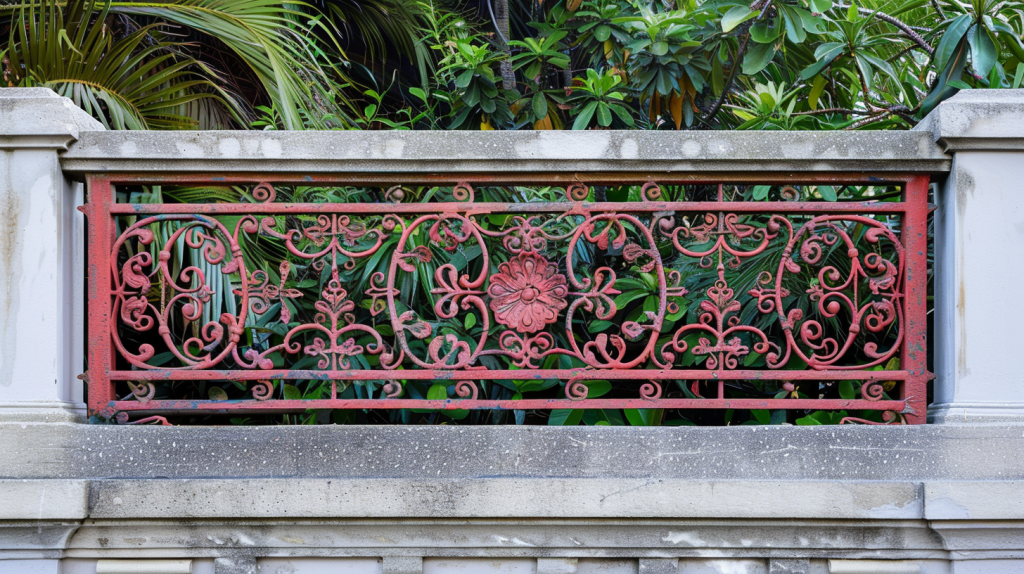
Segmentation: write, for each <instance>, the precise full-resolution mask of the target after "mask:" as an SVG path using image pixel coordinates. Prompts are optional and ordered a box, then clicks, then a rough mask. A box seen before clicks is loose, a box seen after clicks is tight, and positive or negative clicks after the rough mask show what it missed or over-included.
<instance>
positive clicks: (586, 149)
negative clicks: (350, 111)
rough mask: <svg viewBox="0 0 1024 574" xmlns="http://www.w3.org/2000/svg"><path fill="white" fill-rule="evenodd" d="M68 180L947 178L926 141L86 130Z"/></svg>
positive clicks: (802, 135)
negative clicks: (616, 175)
mask: <svg viewBox="0 0 1024 574" xmlns="http://www.w3.org/2000/svg"><path fill="white" fill-rule="evenodd" d="M61 165H62V167H63V168H64V170H65V171H66V172H72V173H86V172H94V173H95V172H119V171H129V172H141V173H148V174H154V175H156V174H171V173H183V172H216V173H232V172H234V173H237V172H254V171H259V172H280V173H292V174H314V173H331V172H335V173H338V172H340V173H346V174H359V173H361V174H373V173H385V172H387V173H410V174H416V173H420V174H437V173H453V174H454V173H468V172H475V173H486V174H494V175H501V174H509V173H512V174H514V173H526V172H569V173H575V172H602V173H607V172H616V171H628V172H632V173H637V174H641V175H648V176H650V177H664V176H665V175H667V174H669V173H674V174H686V173H691V172H724V171H730V172H749V173H759V172H776V173H778V172H782V173H793V172H835V171H840V172H841V171H873V172H900V173H911V172H913V173H945V172H948V171H949V167H950V158H949V157H948V156H946V155H944V154H943V153H942V151H941V150H940V149H939V147H938V146H937V145H936V144H935V142H934V138H933V137H932V136H931V134H929V133H927V132H920V131H917V132H913V131H885V132H644V131H587V132H572V131H542V132H536V131H519V132H496V131H492V132H469V131H388V132H381V131H377V132H366V131H362V132H352V131H330V132H312V131H310V132H284V131H277V132H253V131H248V132H241V131H238V132H232V131H209V132H123V131H122V132H116V131H111V132H83V133H82V134H81V136H80V138H79V140H78V141H77V142H76V143H75V144H74V145H73V146H71V149H70V150H69V151H68V152H66V153H65V154H63V156H62V159H61Z"/></svg>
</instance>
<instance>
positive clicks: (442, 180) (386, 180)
mask: <svg viewBox="0 0 1024 574" xmlns="http://www.w3.org/2000/svg"><path fill="white" fill-rule="evenodd" d="M916 175H917V174H911V173H900V172H893V173H870V174H869V173H865V172H862V171H836V172H826V173H821V172H819V173H815V172H788V173H773V172H758V173H744V172H728V171H723V172H703V173H689V172H686V173H684V172H679V171H656V170H637V171H597V172H574V171H555V172H525V171H522V172H519V171H495V172H487V173H474V172H467V173H450V172H448V173H416V172H383V173H316V174H305V173H266V172H244V171H243V172H237V173H229V174H224V173H183V174H158V173H153V174H149V173H141V174H140V173H104V174H102V175H99V174H98V175H96V176H95V177H101V178H103V179H106V180H108V181H110V182H111V183H112V184H115V185H116V184H136V185H146V184H152V185H159V184H169V183H170V184H179V185H210V184H213V185H217V184H221V185H223V184H256V183H260V182H264V181H270V182H272V183H274V184H294V185H331V184H339V185H367V186H374V185H444V184H454V183H456V182H467V183H474V184H482V185H486V184H494V185H505V184H513V185H536V184H546V185H552V184H563V185H564V184H572V183H586V184H588V185H631V184H634V185H635V184H637V183H643V182H647V181H656V182H658V183H660V184H662V185H718V184H719V183H727V184H731V185H766V184H789V185H801V184H818V183H831V184H837V185H841V184H875V185H884V184H904V183H906V182H907V181H909V180H911V179H913V178H914V177H916Z"/></svg>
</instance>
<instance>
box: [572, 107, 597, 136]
mask: <svg viewBox="0 0 1024 574" xmlns="http://www.w3.org/2000/svg"><path fill="white" fill-rule="evenodd" d="M595 111H597V102H590V103H589V104H587V105H586V107H584V108H583V111H582V112H580V115H578V116H576V121H575V122H573V124H572V129H574V130H585V129H587V126H589V125H590V118H592V117H594V112H595Z"/></svg>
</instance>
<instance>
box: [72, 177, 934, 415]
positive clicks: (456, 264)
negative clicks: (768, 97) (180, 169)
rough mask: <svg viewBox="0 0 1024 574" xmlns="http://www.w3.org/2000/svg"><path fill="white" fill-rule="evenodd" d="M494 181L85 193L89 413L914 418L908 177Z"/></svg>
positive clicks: (917, 247)
mask: <svg viewBox="0 0 1024 574" xmlns="http://www.w3.org/2000/svg"><path fill="white" fill-rule="evenodd" d="M513 177H514V179H509V180H507V181H506V180H503V178H502V177H501V176H498V177H495V176H470V175H466V176H462V177H460V179H459V180H458V181H454V180H446V179H445V178H443V177H439V176H438V177H430V178H425V177H424V178H419V180H418V181H417V180H415V178H409V179H411V180H413V182H412V183H407V182H402V181H398V180H397V179H395V178H393V177H390V176H384V175H382V176H380V177H376V178H365V177H364V178H362V180H361V181H355V180H353V179H351V178H343V177H333V176H323V177H316V178H311V177H275V178H274V179H273V180H271V181H263V178H262V177H259V176H255V177H247V176H230V177H214V176H175V177H167V178H163V179H160V178H156V179H154V178H152V177H146V178H142V177H133V176H128V175H126V176H106V175H105V176H94V177H90V178H89V200H88V204H87V206H86V207H85V208H84V211H85V212H86V213H87V215H88V224H89V267H88V277H89V321H88V329H89V353H88V362H89V366H88V373H87V379H88V385H89V386H88V391H89V405H90V410H91V412H92V413H93V414H99V415H102V416H105V417H115V416H117V415H118V414H119V413H120V417H121V420H126V417H127V415H126V413H135V414H136V415H146V414H159V413H167V412H181V411H204V412H210V413H214V412H231V413H236V412H237V413H245V412H250V413H251V412H287V411H303V410H306V409H441V410H449V411H450V410H463V409H510V410H519V411H521V410H535V409H649V408H652V409H684V410H685V409H770V410H773V409H783V410H811V409H819V410H833V411H834V410H846V411H863V412H865V413H869V412H874V413H875V415H869V414H860V415H858V416H853V413H851V416H850V417H849V419H850V420H859V421H864V422H910V423H919V422H923V420H924V413H925V408H924V404H925V388H926V386H925V385H926V382H927V380H928V379H929V378H930V374H929V373H928V372H927V371H926V369H925V366H926V362H925V361H926V347H925V342H926V341H925V339H926V324H925V309H926V297H925V295H926V271H927V260H926V252H927V234H926V227H927V213H928V204H927V191H928V180H927V177H925V176H907V177H903V178H901V177H892V176H886V178H885V180H884V181H880V180H876V179H874V178H871V177H866V176H861V175H834V176H829V177H827V178H825V177H822V176H821V175H816V176H807V177H796V176H794V177H788V178H779V177H777V176H776V177H774V178H770V177H764V178H751V177H749V176H744V177H743V178H742V180H740V179H739V178H736V177H728V176H723V177H721V178H719V179H718V180H712V181H707V180H706V179H707V178H706V176H701V179H702V181H696V180H693V181H691V180H689V179H688V178H685V177H678V176H664V177H659V178H655V179H654V180H652V181H648V180H646V179H643V178H637V177H632V176H629V175H621V174H620V175H608V176H603V177H602V176H592V177H587V178H583V177H576V176H574V177H572V178H569V177H567V176H565V175H543V174H542V175H532V176H523V175H516V176H509V178H513ZM506 179H507V178H506ZM523 184H529V187H524V186H523ZM549 186H550V187H549ZM837 189H838V190H839V191H838V192H837ZM847 189H853V190H857V192H858V193H857V194H856V195H857V197H856V201H850V200H849V199H850V198H849V197H845V196H844V192H843V191H842V190H847ZM172 190H173V191H172ZM851 193H852V192H851ZM832 195H836V196H837V197H830V196H832ZM845 195H847V196H848V195H850V194H845ZM839 196H844V197H839ZM598 199H600V200H601V201H597V200H598ZM827 199H832V200H833V201H826V200H827ZM836 199H841V200H840V201H835V200H836ZM842 199H845V201H844V200H842ZM297 381H304V382H305V384H304V387H305V390H299V387H298V386H296V384H297V383H296V382H297ZM296 393H298V394H296Z"/></svg>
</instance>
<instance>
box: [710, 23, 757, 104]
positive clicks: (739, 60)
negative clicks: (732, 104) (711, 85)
mask: <svg viewBox="0 0 1024 574" xmlns="http://www.w3.org/2000/svg"><path fill="white" fill-rule="evenodd" d="M749 42H750V32H749V31H748V32H747V33H746V34H745V35H744V36H743V41H742V42H740V47H739V49H738V50H736V60H735V61H734V62H733V63H732V70H729V79H728V80H727V81H726V82H725V87H724V88H722V95H721V96H719V98H718V101H716V102H715V105H713V106H711V109H710V110H708V113H707V115H705V116H704V117H703V118H701V120H700V121H701V123H704V124H707V123H708V122H710V121H711V120H712V119H713V118H714V117H715V116H716V115H717V114H718V110H720V109H722V104H723V103H725V98H726V97H728V95H729V90H730V89H732V83H733V81H734V80H735V79H736V73H737V72H739V69H740V66H742V65H743V55H744V53H746V51H747V43H749Z"/></svg>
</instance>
